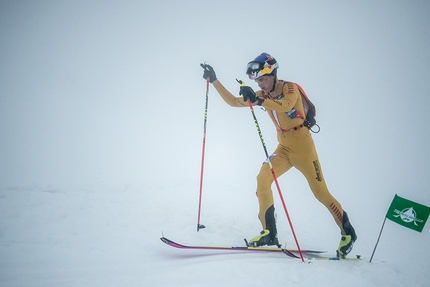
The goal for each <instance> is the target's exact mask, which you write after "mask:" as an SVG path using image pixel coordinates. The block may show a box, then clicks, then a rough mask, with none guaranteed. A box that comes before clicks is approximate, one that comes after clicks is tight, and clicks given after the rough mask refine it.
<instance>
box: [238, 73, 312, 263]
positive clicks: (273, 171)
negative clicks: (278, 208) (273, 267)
mask: <svg viewBox="0 0 430 287" xmlns="http://www.w3.org/2000/svg"><path fill="white" fill-rule="evenodd" d="M236 81H237V82H238V83H239V84H241V85H242V86H245V83H244V82H243V81H240V80H237V79H236ZM248 104H249V108H250V109H251V113H252V117H253V118H254V123H255V126H256V127H257V131H258V135H259V136H260V141H261V144H262V145H263V149H264V152H265V154H266V158H267V163H268V164H269V167H270V170H271V172H272V175H273V180H274V181H275V184H276V188H277V189H278V194H279V198H280V200H281V203H282V206H283V207H284V211H285V214H286V215H287V219H288V223H289V224H290V228H291V232H292V233H293V237H294V241H295V242H296V246H297V250H298V251H299V254H300V258H301V259H302V262H305V260H304V258H303V254H302V250H301V249H300V246H299V241H298V240H297V236H296V232H295V231H294V227H293V223H292V221H291V218H290V215H289V213H288V210H287V205H286V204H285V200H284V197H283V196H282V192H281V188H280V186H279V183H278V178H277V177H276V174H275V170H274V169H273V166H272V163H271V162H270V157H269V153H268V152H267V148H266V144H265V143H264V138H263V134H262V133H261V129H260V125H259V124H258V121H257V117H256V116H255V112H254V108H253V107H252V103H251V101H250V100H249V99H248Z"/></svg>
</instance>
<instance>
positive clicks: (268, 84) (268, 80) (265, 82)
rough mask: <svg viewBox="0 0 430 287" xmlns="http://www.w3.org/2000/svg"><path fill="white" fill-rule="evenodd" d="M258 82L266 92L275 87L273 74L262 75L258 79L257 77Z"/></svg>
mask: <svg viewBox="0 0 430 287" xmlns="http://www.w3.org/2000/svg"><path fill="white" fill-rule="evenodd" d="M255 81H256V82H257V84H258V87H260V89H262V90H263V91H264V92H266V93H268V92H270V91H271V90H272V88H273V76H261V77H260V78H258V79H255Z"/></svg>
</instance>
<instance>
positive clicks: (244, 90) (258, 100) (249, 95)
mask: <svg viewBox="0 0 430 287" xmlns="http://www.w3.org/2000/svg"><path fill="white" fill-rule="evenodd" d="M239 95H241V96H243V100H244V101H245V102H246V101H248V100H250V101H251V103H253V104H257V105H259V106H261V104H262V103H263V102H264V98H262V97H257V95H256V94H255V92H254V90H253V89H252V88H251V87H249V86H241V87H240V90H239Z"/></svg>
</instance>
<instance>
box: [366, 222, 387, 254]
mask: <svg viewBox="0 0 430 287" xmlns="http://www.w3.org/2000/svg"><path fill="white" fill-rule="evenodd" d="M386 221H387V217H386V216H385V219H384V223H382V227H381V231H379V236H378V240H377V241H376V244H375V248H374V249H373V252H372V256H371V257H370V260H369V262H372V259H373V255H374V254H375V251H376V248H377V247H378V243H379V239H380V238H381V234H382V230H383V229H384V226H385V222H386Z"/></svg>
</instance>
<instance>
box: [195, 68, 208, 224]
mask: <svg viewBox="0 0 430 287" xmlns="http://www.w3.org/2000/svg"><path fill="white" fill-rule="evenodd" d="M200 66H201V67H202V68H203V69H205V66H204V65H203V64H200ZM208 95H209V79H207V80H206V103H205V116H204V124H203V144H202V164H201V168H200V192H199V209H198V214H197V232H199V230H200V229H203V228H206V226H204V225H203V224H200V213H201V208H202V195H203V171H204V167H205V147H206V122H207V118H208V101H209V96H208Z"/></svg>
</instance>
